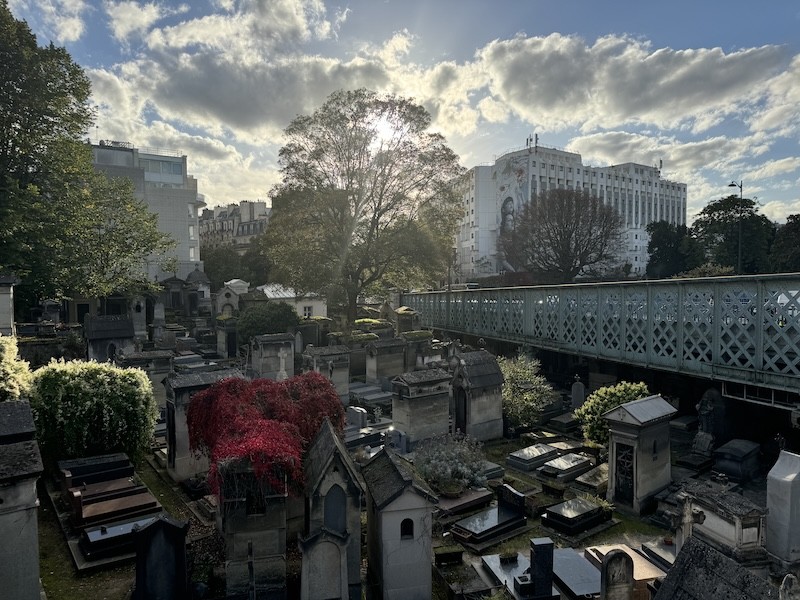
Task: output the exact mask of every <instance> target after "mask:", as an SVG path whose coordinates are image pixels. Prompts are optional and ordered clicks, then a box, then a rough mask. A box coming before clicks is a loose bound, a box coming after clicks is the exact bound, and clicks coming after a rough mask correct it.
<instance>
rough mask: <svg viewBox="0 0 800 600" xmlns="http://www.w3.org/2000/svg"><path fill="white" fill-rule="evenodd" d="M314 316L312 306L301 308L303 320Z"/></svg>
mask: <svg viewBox="0 0 800 600" xmlns="http://www.w3.org/2000/svg"><path fill="white" fill-rule="evenodd" d="M313 316H314V307H313V306H304V307H303V318H304V319H310V318H311V317H313Z"/></svg>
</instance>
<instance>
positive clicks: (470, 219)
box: [455, 144, 686, 281]
mask: <svg viewBox="0 0 800 600" xmlns="http://www.w3.org/2000/svg"><path fill="white" fill-rule="evenodd" d="M456 186H457V190H458V191H459V195H460V197H461V200H462V203H463V208H464V216H463V218H462V221H461V225H460V227H459V230H458V232H457V234H456V244H455V245H456V257H455V262H456V273H457V277H459V278H460V279H461V280H463V281H469V280H471V279H474V278H477V277H485V276H489V275H497V274H500V273H502V272H504V271H509V270H511V268H510V266H509V265H507V264H504V262H503V261H502V258H501V257H500V256H499V255H498V253H497V238H498V235H499V234H500V232H501V231H503V229H504V228H506V227H511V226H513V224H514V219H515V216H516V215H518V214H519V213H520V211H521V210H522V207H523V206H524V205H525V203H527V202H529V201H530V199H531V198H532V197H533V196H534V195H536V194H539V193H542V192H546V191H549V190H553V189H573V190H583V191H586V192H588V193H590V194H591V195H593V196H596V197H598V198H600V199H601V200H603V201H604V202H605V203H606V204H608V205H611V206H613V207H614V208H615V209H616V210H617V212H619V214H620V215H621V216H622V218H623V223H624V228H625V234H626V242H625V247H624V252H623V255H622V256H620V264H621V265H623V264H626V263H627V264H629V265H630V274H631V275H632V276H643V275H644V273H645V268H646V266H647V258H648V255H647V244H648V241H649V237H648V234H647V230H646V228H647V225H648V224H649V223H652V222H654V221H662V220H663V221H667V222H669V223H671V224H674V225H685V224H686V184H685V183H677V182H675V181H670V180H667V179H664V178H663V177H662V176H661V168H660V167H655V166H647V165H643V164H639V163H634V162H627V163H622V164H619V165H611V166H608V167H593V166H590V165H584V164H583V160H582V158H581V155H580V154H578V153H576V152H567V151H566V150H560V149H557V148H545V147H539V146H538V144H531V145H529V146H528V147H527V148H523V149H521V150H516V151H512V152H508V153H506V154H503V155H502V156H500V157H499V158H498V159H497V160H496V161H495V162H494V163H493V164H491V165H481V166H477V167H473V168H472V169H470V170H469V171H467V173H466V174H464V175H463V176H462V177H461V178H460V179H459V180H458V182H457V183H456Z"/></svg>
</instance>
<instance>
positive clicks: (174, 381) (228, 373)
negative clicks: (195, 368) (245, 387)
mask: <svg viewBox="0 0 800 600" xmlns="http://www.w3.org/2000/svg"><path fill="white" fill-rule="evenodd" d="M230 377H236V378H238V379H244V378H245V377H244V375H242V373H241V372H240V371H239V369H218V370H216V371H199V372H196V373H170V374H169V375H168V376H167V383H168V384H169V385H170V387H172V389H173V390H182V389H187V388H195V387H204V386H208V385H211V384H213V383H216V382H218V381H222V380H223V379H228V378H230Z"/></svg>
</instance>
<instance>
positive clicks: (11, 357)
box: [0, 334, 32, 402]
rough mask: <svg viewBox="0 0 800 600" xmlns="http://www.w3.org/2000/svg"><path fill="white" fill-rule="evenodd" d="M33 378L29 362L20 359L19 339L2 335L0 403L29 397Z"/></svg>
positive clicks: (0, 346) (0, 339)
mask: <svg viewBox="0 0 800 600" xmlns="http://www.w3.org/2000/svg"><path fill="white" fill-rule="evenodd" d="M31 377H32V374H31V370H30V367H29V365H28V362H27V361H24V360H20V358H19V352H18V349H17V338H15V337H13V336H10V335H2V334H0V402H5V401H7V400H20V399H23V398H25V397H27V395H28V393H29V392H30V389H31Z"/></svg>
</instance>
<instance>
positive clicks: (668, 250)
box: [647, 221, 703, 279]
mask: <svg viewBox="0 0 800 600" xmlns="http://www.w3.org/2000/svg"><path fill="white" fill-rule="evenodd" d="M647 233H648V234H649V235H650V241H649V243H648V245H647V253H648V254H649V259H648V261H647V276H648V277H654V278H658V279H662V278H665V277H672V276H673V275H677V274H678V273H684V272H686V271H689V270H691V269H694V268H695V267H697V266H699V265H700V264H702V263H703V251H702V248H700V247H699V245H698V243H697V241H696V240H695V239H694V238H693V237H692V236H691V232H690V230H689V228H687V227H686V225H674V224H672V223H669V222H667V221H654V222H652V223H650V224H649V225H648V226H647Z"/></svg>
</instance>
